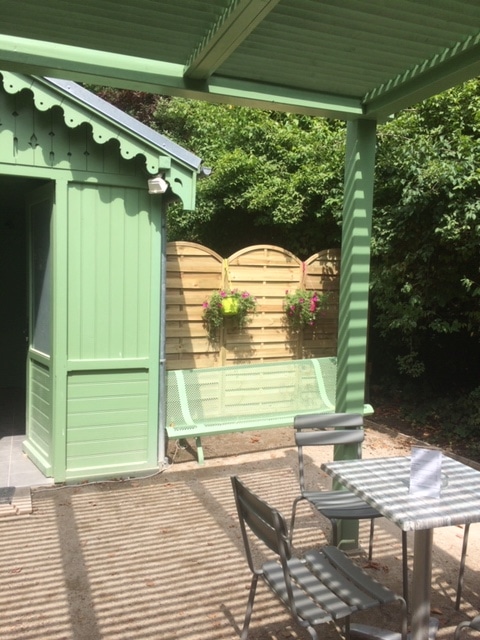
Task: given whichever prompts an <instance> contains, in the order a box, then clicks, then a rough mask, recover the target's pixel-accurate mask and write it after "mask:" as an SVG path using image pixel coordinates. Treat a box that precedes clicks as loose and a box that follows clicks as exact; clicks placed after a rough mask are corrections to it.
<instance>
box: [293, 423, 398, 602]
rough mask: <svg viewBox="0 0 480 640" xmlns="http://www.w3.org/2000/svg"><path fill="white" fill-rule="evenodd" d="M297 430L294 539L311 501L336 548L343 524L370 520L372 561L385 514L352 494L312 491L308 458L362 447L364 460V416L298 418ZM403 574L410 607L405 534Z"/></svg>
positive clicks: (369, 547) (295, 425) (369, 552)
mask: <svg viewBox="0 0 480 640" xmlns="http://www.w3.org/2000/svg"><path fill="white" fill-rule="evenodd" d="M293 426H294V429H295V443H296V445H297V451H298V474H299V482H300V495H299V496H298V497H297V498H295V500H294V502H293V508H292V518H291V522H290V535H291V536H292V537H293V530H294V527H295V516H296V511H297V506H298V504H299V503H300V502H301V501H302V500H307V501H308V502H309V503H310V504H311V505H312V506H313V507H315V509H317V511H318V512H319V513H321V514H322V515H323V516H324V517H325V518H327V519H328V520H330V522H331V524H332V544H333V545H335V546H337V545H338V544H339V542H340V540H339V536H338V522H339V521H340V520H370V536H369V544H368V559H369V560H371V559H372V554H373V536H374V526H375V525H374V522H375V519H376V518H380V517H382V514H381V513H380V512H379V511H377V509H374V508H373V507H371V506H370V505H368V504H367V503H366V502H365V501H364V500H362V499H361V498H359V497H358V496H356V495H355V494H353V493H351V492H350V491H343V490H332V491H327V490H319V489H318V488H315V489H310V488H309V487H308V486H307V484H308V483H307V479H306V470H305V458H304V448H305V447H321V446H335V445H352V444H353V445H357V446H358V454H359V456H360V453H361V450H360V444H361V443H362V442H363V440H364V438H365V433H364V431H363V416H362V415H360V414H357V413H333V414H309V415H302V416H296V417H295V419H294V425H293ZM402 573H403V597H404V599H405V602H407V606H408V552H407V533H406V532H405V531H402Z"/></svg>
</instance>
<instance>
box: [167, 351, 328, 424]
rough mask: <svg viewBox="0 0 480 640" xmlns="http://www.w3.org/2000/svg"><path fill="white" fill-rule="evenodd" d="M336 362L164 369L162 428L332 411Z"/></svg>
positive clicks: (321, 361)
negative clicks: (165, 372) (243, 417)
mask: <svg viewBox="0 0 480 640" xmlns="http://www.w3.org/2000/svg"><path fill="white" fill-rule="evenodd" d="M335 385H336V358H312V359H305V360H288V361H284V362H273V363H259V364H257V363H256V364H243V365H233V366H227V367H211V368H205V369H188V370H181V371H169V372H168V376H167V416H166V417H167V424H185V423H186V424H189V423H204V422H208V421H209V420H215V419H222V418H223V419H229V418H230V419H232V418H235V417H238V418H240V419H241V417H242V416H269V415H272V416H274V415H278V414H296V413H302V412H303V413H304V412H305V411H306V410H309V411H311V412H315V411H322V410H323V411H329V412H331V411H334V409H335Z"/></svg>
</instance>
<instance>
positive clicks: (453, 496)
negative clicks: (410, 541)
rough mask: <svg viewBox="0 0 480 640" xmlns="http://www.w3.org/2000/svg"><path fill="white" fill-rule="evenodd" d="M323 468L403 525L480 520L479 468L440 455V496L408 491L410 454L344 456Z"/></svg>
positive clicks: (427, 526)
mask: <svg viewBox="0 0 480 640" xmlns="http://www.w3.org/2000/svg"><path fill="white" fill-rule="evenodd" d="M321 468H322V469H323V470H324V471H325V472H326V473H327V474H328V475H329V476H331V477H332V479H334V480H337V481H338V482H339V483H341V484H342V485H344V486H345V487H347V488H348V489H350V491H352V492H354V493H355V494H357V495H358V496H361V497H362V498H363V499H364V500H365V502H367V503H368V504H370V505H371V506H373V507H375V508H376V509H378V511H380V513H382V514H383V515H384V516H385V517H386V518H388V519H389V520H391V521H392V522H394V523H395V524H397V525H398V526H399V527H400V528H401V529H403V530H404V531H416V530H420V529H434V528H436V527H446V526H450V525H458V524H466V523H468V522H480V472H479V471H476V470H475V469H472V468H471V467H469V466H467V465H465V464H462V463H461V462H458V461H457V460H454V459H453V458H449V457H448V456H445V455H443V456H442V472H441V491H440V496H439V497H438V498H424V497H419V496H417V495H413V494H410V492H409V486H410V457H401V458H397V457H392V458H371V459H368V460H342V461H337V462H329V463H324V464H322V465H321Z"/></svg>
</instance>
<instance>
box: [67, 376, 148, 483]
mask: <svg viewBox="0 0 480 640" xmlns="http://www.w3.org/2000/svg"><path fill="white" fill-rule="evenodd" d="M149 394H150V389H149V373H148V372H147V371H125V372H118V371H116V372H108V371H104V372H96V373H89V372H79V373H75V374H71V375H69V378H68V411H67V413H68V420H67V477H74V476H78V475H82V474H83V475H86V476H90V475H91V474H92V473H93V474H101V473H104V472H105V470H106V469H108V468H111V467H112V466H115V468H116V469H117V470H119V471H120V470H122V471H123V472H124V473H125V472H126V471H128V470H129V469H130V470H135V469H136V470H139V469H144V468H147V467H148V468H153V467H155V466H156V465H155V461H154V462H153V463H152V456H151V455H150V452H149V448H150V446H149V445H150V440H151V439H152V430H151V429H150V427H149V411H148V405H149V403H148V399H149Z"/></svg>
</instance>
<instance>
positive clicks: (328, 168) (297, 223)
mask: <svg viewBox="0 0 480 640" xmlns="http://www.w3.org/2000/svg"><path fill="white" fill-rule="evenodd" d="M156 118H157V120H158V122H159V123H161V125H162V126H161V128H162V131H163V132H164V133H165V134H166V135H167V136H169V137H171V138H173V139H174V140H175V141H177V142H178V143H180V144H182V145H184V146H186V147H187V148H189V149H190V150H191V151H193V152H194V153H196V154H197V155H199V156H200V157H201V158H202V160H203V162H204V164H205V165H207V166H210V167H211V168H212V173H211V175H210V176H209V177H208V179H205V180H202V181H200V182H199V186H198V206H197V210H196V211H195V212H194V213H192V214H188V213H185V212H182V213H181V214H180V213H179V211H178V210H175V209H174V210H173V211H172V213H171V215H170V220H169V229H170V234H171V237H176V238H182V239H184V240H185V239H187V240H199V241H202V242H204V243H206V244H208V246H210V247H212V248H214V249H216V250H217V251H219V252H220V253H222V254H224V255H226V254H229V253H232V252H233V251H235V250H237V249H240V248H242V247H244V246H247V245H249V244H256V243H271V244H280V245H282V246H285V247H286V248H288V249H290V250H291V251H293V252H295V253H296V254H297V255H300V256H304V257H306V256H308V255H311V254H312V253H315V252H316V251H319V250H320V249H323V248H326V247H329V246H330V247H331V246H339V242H340V229H339V225H340V218H341V207H342V178H343V173H342V158H343V155H344V125H343V124H342V123H338V122H328V121H326V120H323V119H315V118H308V117H305V116H298V115H292V114H284V113H276V112H270V111H262V110H253V109H248V108H244V107H233V106H230V105H212V104H208V103H205V102H196V101H187V100H182V99H176V100H172V101H171V100H161V101H159V103H158V108H157V112H156Z"/></svg>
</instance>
